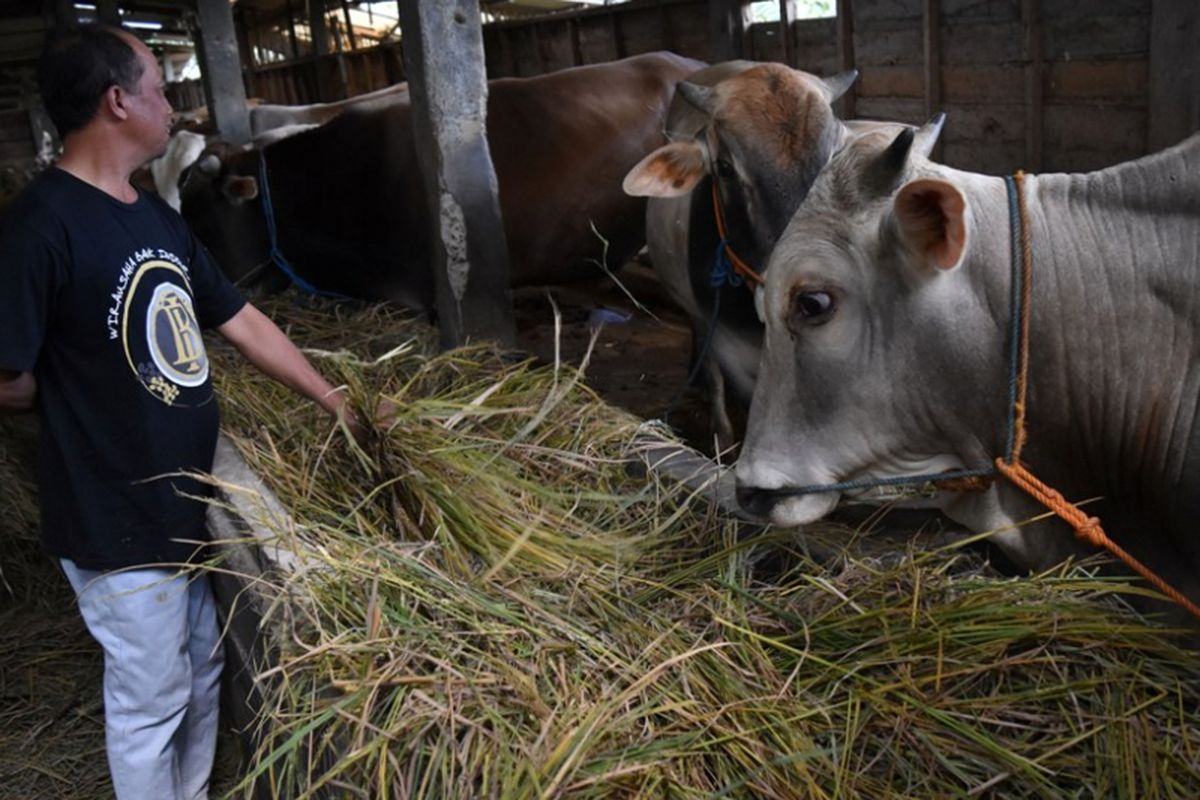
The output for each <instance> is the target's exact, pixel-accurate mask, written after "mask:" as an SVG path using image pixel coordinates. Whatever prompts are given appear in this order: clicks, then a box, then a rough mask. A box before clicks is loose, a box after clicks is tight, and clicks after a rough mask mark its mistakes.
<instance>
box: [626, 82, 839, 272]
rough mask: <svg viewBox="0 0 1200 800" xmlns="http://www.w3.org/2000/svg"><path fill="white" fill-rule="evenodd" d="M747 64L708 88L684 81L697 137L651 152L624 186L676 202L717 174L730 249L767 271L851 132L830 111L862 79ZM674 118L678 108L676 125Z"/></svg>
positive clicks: (679, 91)
mask: <svg viewBox="0 0 1200 800" xmlns="http://www.w3.org/2000/svg"><path fill="white" fill-rule="evenodd" d="M745 64H746V62H735V63H734V64H730V65H718V67H716V68H712V69H711V70H706V71H705V72H706V73H707V72H712V71H714V70H720V69H721V68H722V67H726V66H728V67H731V68H732V70H740V71H734V72H733V74H730V75H728V76H727V77H722V78H720V79H718V80H717V81H716V82H715V83H714V84H713V85H711V86H709V85H702V84H699V83H689V82H687V81H684V82H681V83H680V84H679V86H678V87H677V89H676V92H677V95H678V96H679V97H682V98H683V100H685V101H686V102H687V103H688V104H689V105H690V106H692V107H693V109H694V110H695V111H697V112H699V114H700V119H701V121H702V127H700V129H699V133H697V134H696V135H695V137H694V138H690V139H688V140H686V141H675V142H671V143H670V144H667V145H664V146H663V147H660V148H659V149H657V150H655V151H654V152H652V153H650V154H649V155H648V156H646V157H645V158H644V159H642V161H641V162H639V163H638V164H637V165H636V166H635V167H634V168H633V169H632V170H630V171H629V174H628V175H627V176H626V177H625V182H624V184H623V185H624V189H625V191H626V192H627V193H628V194H631V195H635V196H648V197H680V196H682V195H685V194H687V193H689V192H691V191H692V189H694V188H695V187H696V185H697V184H698V183H699V182H700V181H701V180H702V179H703V178H704V176H705V175H710V174H711V175H713V176H714V177H715V179H716V181H717V187H718V191H719V193H720V198H721V204H722V207H723V209H724V210H725V215H726V219H727V225H728V228H729V234H730V239H731V241H732V242H733V243H734V244H735V246H736V247H737V249H738V251H739V253H741V255H743V256H744V257H747V258H749V259H751V260H752V261H753V262H757V263H761V261H762V260H763V259H765V258H766V256H767V253H768V252H770V248H771V246H772V245H773V244H774V243H775V241H776V240H777V239H778V238H779V235H780V234H781V233H782V232H783V229H784V228H785V227H786V226H787V223H788V221H789V220H790V219H791V216H792V213H793V212H794V211H795V209H796V207H797V206H798V205H799V204H800V202H801V201H802V200H803V199H804V196H805V195H806V194H807V193H808V189H809V187H810V186H811V185H812V182H813V180H814V179H815V178H816V176H817V173H818V172H820V170H821V167H822V166H824V165H825V163H826V162H828V161H829V158H830V156H832V155H833V153H834V152H836V150H837V149H838V148H839V147H841V145H842V144H843V141H844V139H845V136H846V131H845V127H844V126H843V125H842V123H841V122H840V121H838V119H837V118H836V117H835V116H834V114H833V109H832V108H831V107H830V104H831V103H832V102H833V101H835V100H836V99H837V98H839V97H841V96H842V94H844V93H845V91H846V90H847V89H849V88H850V86H851V84H853V83H854V79H855V78H856V77H857V76H858V73H857V72H854V71H851V72H845V73H842V74H840V75H837V76H834V77H832V78H828V79H824V78H818V77H817V76H815V75H811V74H809V73H807V72H802V71H801V70H797V69H791V68H790V67H787V66H784V65H782V64H753V65H750V66H749V67H748V68H747V67H745ZM701 74H704V73H701ZM677 116H678V115H677V114H676V112H675V111H674V110H672V121H671V122H672V124H676V122H677V120H676V119H675V118H676V117H677ZM669 135H670V134H669Z"/></svg>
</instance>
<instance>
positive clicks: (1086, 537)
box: [1075, 517, 1108, 547]
mask: <svg viewBox="0 0 1200 800" xmlns="http://www.w3.org/2000/svg"><path fill="white" fill-rule="evenodd" d="M1075 535H1076V536H1078V537H1079V538H1080V539H1082V540H1083V541H1085V542H1087V543H1088V544H1090V545H1091V546H1092V547H1104V545H1105V542H1107V541H1108V537H1107V536H1106V535H1105V533H1104V528H1102V527H1101V526H1100V519H1099V518H1098V517H1088V518H1087V519H1086V520H1084V521H1083V522H1082V523H1080V524H1079V525H1077V526H1076V527H1075Z"/></svg>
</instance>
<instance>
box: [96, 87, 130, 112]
mask: <svg viewBox="0 0 1200 800" xmlns="http://www.w3.org/2000/svg"><path fill="white" fill-rule="evenodd" d="M100 105H101V106H102V107H103V108H104V110H106V111H107V112H108V113H109V114H112V115H113V116H114V117H116V118H117V119H125V118H127V117H128V116H129V110H128V109H126V108H125V90H124V89H122V88H121V87H120V86H119V85H118V84H115V83H114V84H113V85H112V86H110V87H108V88H107V89H106V90H105V91H104V95H103V96H102V97H101V98H100Z"/></svg>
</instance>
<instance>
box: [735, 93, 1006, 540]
mask: <svg viewBox="0 0 1200 800" xmlns="http://www.w3.org/2000/svg"><path fill="white" fill-rule="evenodd" d="M941 123H942V120H941V117H940V116H939V118H937V119H935V120H934V121H933V122H931V123H929V124H928V125H926V126H925V127H924V128H922V129H920V130H916V129H913V128H902V129H901V128H896V127H893V128H892V129H891V130H890V131H883V130H880V131H875V132H872V133H869V134H866V135H864V136H862V137H860V138H857V139H855V140H854V141H852V142H851V143H849V144H847V146H846V147H845V148H844V149H843V150H842V151H841V152H840V153H838V154H837V155H836V156H835V157H834V158H833V160H832V161H831V162H830V163H829V165H828V166H827V167H826V168H825V171H824V172H822V174H821V176H820V177H819V178H818V179H817V181H816V183H815V184H814V185H813V188H812V190H811V191H810V193H809V196H808V199H807V200H806V201H805V203H804V205H803V206H801V208H800V210H799V211H798V212H797V213H796V216H795V218H794V219H793V220H792V222H791V224H790V225H789V226H788V228H787V230H786V231H785V232H784V234H783V237H782V238H781V239H780V241H779V244H778V245H777V247H776V249H775V251H774V253H773V254H772V257H771V260H770V263H769V267H768V275H769V277H768V279H767V286H766V289H765V293H764V295H763V296H762V302H761V304H760V306H761V312H762V314H763V316H764V322H765V324H766V337H765V345H764V350H763V357H762V362H761V365H760V372H759V379H758V383H757V386H756V387H755V392H754V400H753V404H752V406H751V410H750V422H749V430H748V431H747V437H746V443H745V445H744V446H743V449H742V454H741V458H740V459H739V461H738V465H737V481H738V494H739V499H740V500H741V502H742V503H743V505H744V506H746V507H747V508H748V509H749V510H751V511H752V512H754V513H756V514H758V515H760V516H764V517H768V518H769V519H770V520H771V521H772V522H774V523H776V524H780V525H798V524H802V523H806V522H811V521H813V520H815V519H818V518H820V517H821V516H823V515H825V514H826V513H828V512H829V511H830V510H832V508H833V506H834V505H835V504H836V502H837V499H838V494H837V493H836V492H822V493H806V494H800V493H797V492H796V491H795V490H796V489H798V488H800V487H807V486H815V485H827V484H832V483H840V482H844V481H858V480H868V479H879V478H888V477H899V476H909V475H916V474H927V473H939V472H943V471H946V470H951V469H957V468H962V467H965V466H979V465H981V464H983V465H986V464H988V463H989V461H990V458H991V457H992V456H993V455H995V454H996V445H997V443H996V442H995V441H994V440H992V439H991V438H990V437H991V433H990V432H989V433H987V434H979V433H977V432H976V431H978V430H988V431H991V430H992V429H991V428H990V426H989V425H975V426H971V425H970V420H971V419H972V418H973V419H975V420H976V421H977V422H978V421H979V420H983V419H986V420H1003V414H1004V402H1005V397H1004V392H1003V391H1002V388H1003V386H1004V376H1005V373H1006V363H1007V362H1006V357H1005V353H1004V347H1003V342H1004V339H1003V337H1004V331H1005V326H1006V325H1007V322H1008V321H1007V318H1005V319H1001V320H997V318H996V314H995V313H994V307H995V306H996V305H997V298H996V297H994V296H987V295H986V294H985V293H984V292H983V291H981V290H980V289H979V288H978V286H977V285H976V284H974V283H972V281H971V275H970V274H969V273H970V269H967V268H964V267H963V262H964V260H965V254H966V253H967V251H968V248H969V247H970V244H971V242H972V239H973V237H974V236H976V235H977V233H978V231H977V228H978V226H977V225H976V220H975V218H974V217H973V214H972V208H971V207H970V206H969V205H968V204H967V201H966V195H965V194H964V192H963V191H960V188H959V186H964V185H965V182H967V181H970V180H975V179H976V178H975V177H974V176H970V175H968V174H967V173H959V172H954V171H951V170H947V169H946V168H943V167H939V166H938V165H935V164H932V163H930V162H929V161H928V160H926V155H927V154H928V152H929V150H930V148H931V147H932V146H933V144H934V142H935V141H936V139H937V136H938V134H939V132H940V129H941ZM897 130H899V133H897ZM943 176H949V177H951V180H946V179H943ZM956 183H957V184H958V185H957V186H956ZM1001 268H1006V266H1003V267H1001ZM1000 303H1001V304H1002V303H1003V300H1000ZM1001 308H1003V309H1004V311H1005V312H1006V311H1007V306H1004V305H1001ZM1003 427H1004V426H1003V424H1002V423H1001V424H998V425H996V426H995V428H998V429H1001V431H1000V435H1001V436H1002V435H1003ZM985 438H986V439H987V441H982V440H981V439H985Z"/></svg>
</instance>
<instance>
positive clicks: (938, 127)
mask: <svg viewBox="0 0 1200 800" xmlns="http://www.w3.org/2000/svg"><path fill="white" fill-rule="evenodd" d="M945 123H946V115H945V114H944V113H943V112H941V111H939V112H938V113H937V114H934V116H933V119H931V120H929V122H926V123H925V124H924V125H922V126H921V129H920V130H919V131H917V136H916V144H915V147H914V150H916V152H918V153H920V154H921V155H923V156H925V157H926V158H928V157H929V154H930V153H932V152H933V146H934V145H935V144H937V140H938V137H939V136H941V135H942V126H943V125H944V124H945Z"/></svg>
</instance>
